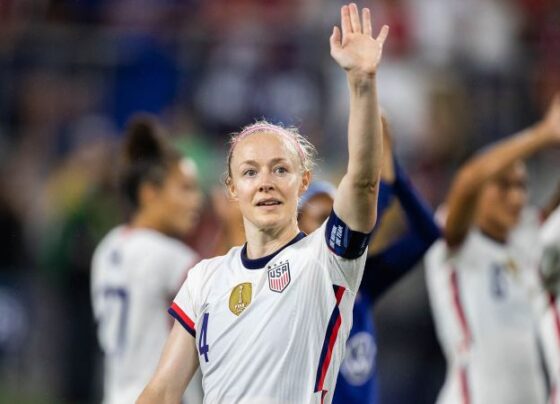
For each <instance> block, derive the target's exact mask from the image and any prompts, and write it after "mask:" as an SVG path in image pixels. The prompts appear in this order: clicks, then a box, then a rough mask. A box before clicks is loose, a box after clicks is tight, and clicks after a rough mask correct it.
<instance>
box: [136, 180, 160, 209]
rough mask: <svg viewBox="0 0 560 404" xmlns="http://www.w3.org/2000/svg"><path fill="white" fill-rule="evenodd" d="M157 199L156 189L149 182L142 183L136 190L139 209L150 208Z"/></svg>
mask: <svg viewBox="0 0 560 404" xmlns="http://www.w3.org/2000/svg"><path fill="white" fill-rule="evenodd" d="M157 197H158V188H157V187H156V185H155V184H152V183H151V182H144V183H142V184H141V185H140V188H139V189H138V202H139V205H140V206H141V207H146V206H150V205H151V204H152V203H153V202H154V201H155V200H156V199H157Z"/></svg>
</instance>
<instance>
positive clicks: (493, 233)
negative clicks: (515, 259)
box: [478, 223, 509, 244]
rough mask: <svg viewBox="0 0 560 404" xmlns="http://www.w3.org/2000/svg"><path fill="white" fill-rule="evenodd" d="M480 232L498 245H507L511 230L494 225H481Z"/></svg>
mask: <svg viewBox="0 0 560 404" xmlns="http://www.w3.org/2000/svg"><path fill="white" fill-rule="evenodd" d="M478 228H479V229H480V231H481V232H482V233H483V234H484V235H486V236H487V237H489V238H491V239H492V240H494V241H497V242H498V243H501V244H505V243H506V242H507V239H508V235H509V230H508V229H505V228H503V227H502V226H498V225H496V224H493V223H479V225H478Z"/></svg>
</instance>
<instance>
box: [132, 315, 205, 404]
mask: <svg viewBox="0 0 560 404" xmlns="http://www.w3.org/2000/svg"><path fill="white" fill-rule="evenodd" d="M197 368H198V355H197V351H196V344H195V339H194V338H193V336H192V335H190V334H189V333H188V332H187V331H185V329H184V328H183V326H181V325H180V324H179V322H178V321H175V324H174V325H173V328H172V329H171V333H170V334H169V337H168V338H167V342H166V343H165V347H164V348H163V353H162V355H161V358H160V361H159V364H158V367H157V369H156V373H155V374H154V376H153V377H152V380H150V383H148V385H147V386H146V388H145V389H144V391H143V392H142V394H141V395H140V397H139V398H138V400H137V401H136V403H137V404H177V403H180V402H181V397H182V396H183V393H184V392H185V389H186V388H187V385H188V384H189V382H190V380H191V379H192V377H193V375H194V373H195V372H196V369H197Z"/></svg>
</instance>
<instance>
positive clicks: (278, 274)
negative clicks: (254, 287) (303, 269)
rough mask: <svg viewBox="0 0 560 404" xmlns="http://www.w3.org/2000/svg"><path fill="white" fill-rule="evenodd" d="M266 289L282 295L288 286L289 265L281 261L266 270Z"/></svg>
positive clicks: (289, 278)
mask: <svg viewBox="0 0 560 404" xmlns="http://www.w3.org/2000/svg"><path fill="white" fill-rule="evenodd" d="M267 271H268V287H269V288H270V290H272V291H273V292H278V293H282V292H283V291H284V289H286V287H287V286H288V285H289V284H290V280H291V277H290V264H289V263H288V261H281V262H279V263H278V264H275V265H273V266H271V267H269V268H268V270H267Z"/></svg>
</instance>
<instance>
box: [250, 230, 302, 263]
mask: <svg viewBox="0 0 560 404" xmlns="http://www.w3.org/2000/svg"><path fill="white" fill-rule="evenodd" d="M305 236H306V234H305V233H304V232H302V231H300V232H299V233H298V235H297V236H295V237H294V238H293V239H292V240H290V241H289V242H288V244H286V245H285V246H284V247H281V248H280V249H278V250H276V251H275V252H273V253H272V254H270V255H267V256H265V257H261V258H255V259H250V258H249V257H247V243H245V245H244V246H243V248H242V249H241V262H242V263H243V266H244V267H245V268H247V269H261V268H264V267H265V266H266V264H268V262H269V261H270V260H271V259H273V258H274V257H276V256H277V255H278V254H279V253H280V251H282V250H283V249H284V248H286V247H289V246H291V245H292V244H294V243H297V242H298V241H300V240H301V239H302V238H304V237H305Z"/></svg>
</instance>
